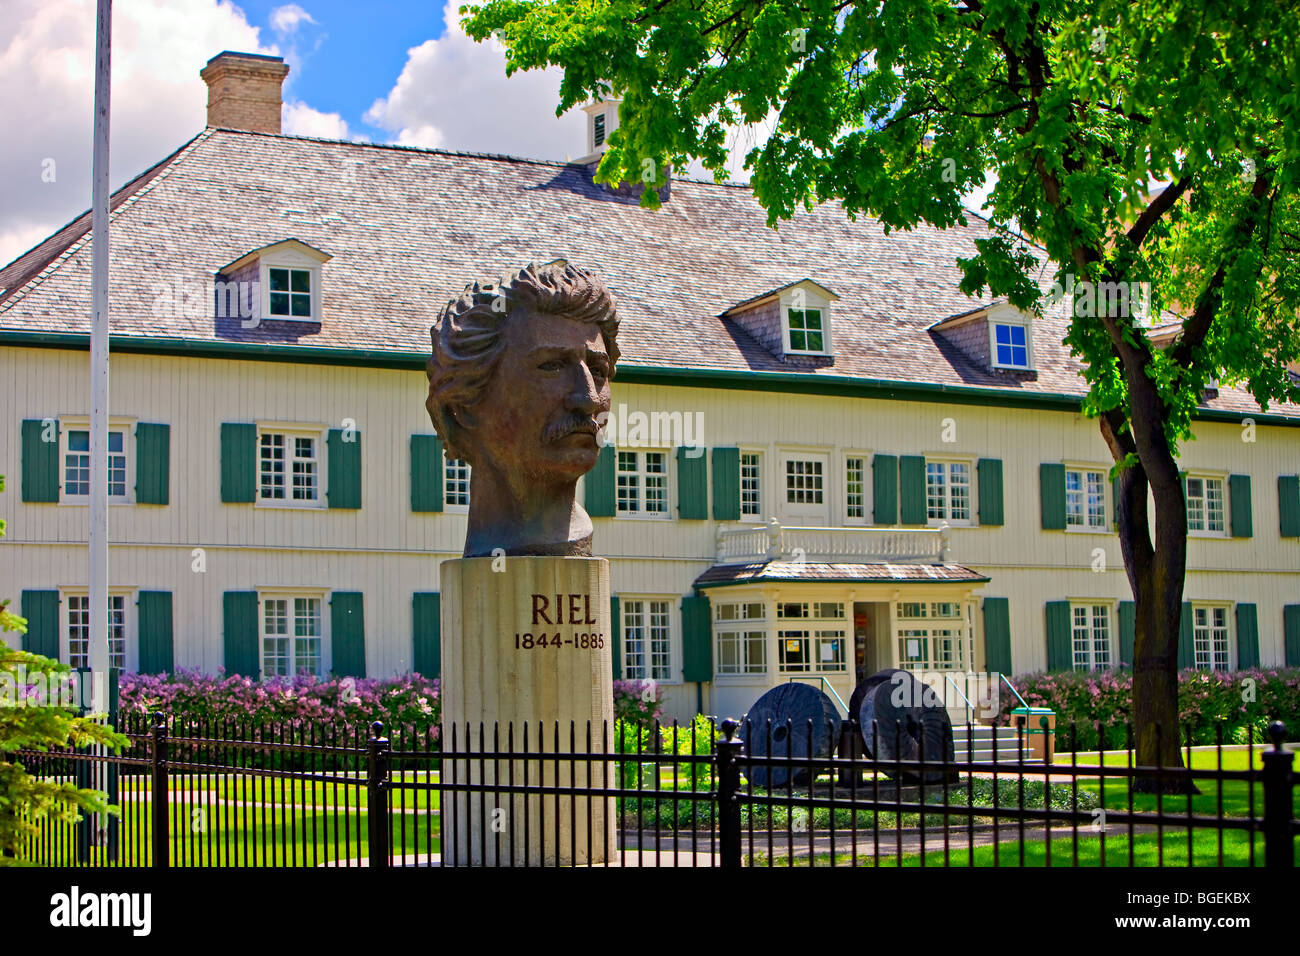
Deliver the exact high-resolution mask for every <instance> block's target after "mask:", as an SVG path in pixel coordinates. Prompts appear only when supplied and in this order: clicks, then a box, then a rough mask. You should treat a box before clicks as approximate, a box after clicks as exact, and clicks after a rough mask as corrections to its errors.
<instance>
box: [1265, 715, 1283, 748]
mask: <svg viewBox="0 0 1300 956" xmlns="http://www.w3.org/2000/svg"><path fill="white" fill-rule="evenodd" d="M1268 735H1269V736H1270V737H1272V738H1273V749H1274V750H1281V749H1282V741H1283V740H1285V739H1286V724H1284V723H1282V721H1280V720H1275V721H1273V722H1272V723H1271V724H1269V725H1268Z"/></svg>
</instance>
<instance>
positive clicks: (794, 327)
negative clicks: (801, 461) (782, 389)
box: [719, 279, 839, 367]
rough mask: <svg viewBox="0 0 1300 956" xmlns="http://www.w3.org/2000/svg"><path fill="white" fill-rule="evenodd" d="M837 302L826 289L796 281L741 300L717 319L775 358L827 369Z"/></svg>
mask: <svg viewBox="0 0 1300 956" xmlns="http://www.w3.org/2000/svg"><path fill="white" fill-rule="evenodd" d="M837 299H839V296H838V295H836V294H835V293H834V292H833V291H832V290H830V289H828V288H826V286H824V285H819V284H818V283H816V282H814V281H813V280H812V279H799V280H798V281H796V282H791V283H790V284H789V285H783V286H780V287H779V288H776V289H769V290H768V291H767V292H761V293H759V294H758V295H756V296H753V297H752V298H749V299H745V300H744V301H743V302H739V303H737V304H736V305H733V306H732V307H731V308H729V309H728V310H727V311H726V312H723V313H722V314H721V316H719V317H720V318H723V319H730V320H731V321H732V322H735V323H736V325H738V326H740V328H742V329H744V330H745V331H746V332H748V333H749V334H750V335H752V336H753V337H754V338H755V339H757V340H758V341H759V342H761V343H762V344H763V345H764V346H766V347H767V349H768V350H769V351H771V352H772V353H773V354H774V355H776V356H777V357H778V358H781V359H783V360H784V359H785V358H787V357H793V356H812V357H814V358H815V359H816V361H814V362H812V365H814V366H820V365H830V364H833V361H834V359H833V356H834V352H835V350H834V347H833V341H832V336H831V305H832V303H833V302H835V301H836V300H837ZM798 364H799V365H800V367H803V366H807V365H808V364H809V363H808V362H807V361H801V362H800V363H798Z"/></svg>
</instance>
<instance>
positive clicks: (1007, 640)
mask: <svg viewBox="0 0 1300 956" xmlns="http://www.w3.org/2000/svg"><path fill="white" fill-rule="evenodd" d="M984 669H985V670H986V671H988V672H989V673H991V674H1010V673H1011V611H1010V602H1009V601H1008V600H1007V599H1006V598H1004V597H986V598H985V599H984Z"/></svg>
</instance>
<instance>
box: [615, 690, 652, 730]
mask: <svg viewBox="0 0 1300 956" xmlns="http://www.w3.org/2000/svg"><path fill="white" fill-rule="evenodd" d="M662 715H663V691H661V690H660V689H659V685H658V684H656V683H655V682H654V681H652V680H616V681H614V719H615V720H622V721H626V722H628V723H630V724H649V723H650V722H652V721H655V720H658V719H659V718H660V717H661V716H662Z"/></svg>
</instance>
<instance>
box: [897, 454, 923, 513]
mask: <svg viewBox="0 0 1300 956" xmlns="http://www.w3.org/2000/svg"><path fill="white" fill-rule="evenodd" d="M898 492H899V494H898V499H899V500H898V523H899V524H925V523H926V514H927V512H926V507H925V458H924V457H923V456H921V455H899V456H898Z"/></svg>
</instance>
